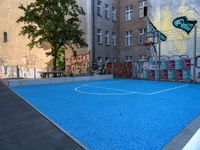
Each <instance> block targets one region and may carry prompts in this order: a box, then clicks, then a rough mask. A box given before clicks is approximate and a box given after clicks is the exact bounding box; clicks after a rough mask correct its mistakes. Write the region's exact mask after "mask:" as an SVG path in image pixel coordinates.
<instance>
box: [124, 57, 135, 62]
mask: <svg viewBox="0 0 200 150" xmlns="http://www.w3.org/2000/svg"><path fill="white" fill-rule="evenodd" d="M132 58H133V57H132V56H126V57H125V61H126V62H131V61H132Z"/></svg>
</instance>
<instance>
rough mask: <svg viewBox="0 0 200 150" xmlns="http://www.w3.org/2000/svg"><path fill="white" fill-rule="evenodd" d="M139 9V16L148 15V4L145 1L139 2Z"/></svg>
mask: <svg viewBox="0 0 200 150" xmlns="http://www.w3.org/2000/svg"><path fill="white" fill-rule="evenodd" d="M139 11H140V12H139V15H140V18H143V17H148V6H147V2H146V1H143V2H140V8H139Z"/></svg>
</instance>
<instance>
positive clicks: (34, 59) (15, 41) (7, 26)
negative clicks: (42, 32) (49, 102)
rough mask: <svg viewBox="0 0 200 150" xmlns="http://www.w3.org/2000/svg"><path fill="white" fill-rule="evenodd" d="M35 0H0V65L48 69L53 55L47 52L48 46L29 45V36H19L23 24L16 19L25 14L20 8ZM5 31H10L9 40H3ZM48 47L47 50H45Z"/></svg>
mask: <svg viewBox="0 0 200 150" xmlns="http://www.w3.org/2000/svg"><path fill="white" fill-rule="evenodd" d="M32 1H33V0H0V63H1V64H0V65H2V63H3V64H4V65H18V66H22V67H27V68H37V69H47V66H48V63H49V61H50V59H51V57H47V56H46V55H45V53H46V52H47V50H48V49H49V48H48V46H43V48H35V47H34V48H33V49H32V50H30V49H29V48H28V47H27V44H28V43H29V40H28V38H27V37H24V36H19V32H20V29H21V25H19V24H18V23H16V20H17V19H18V18H19V17H20V16H21V15H22V14H23V12H22V11H21V10H20V9H18V6H19V5H20V3H21V4H24V5H27V4H28V3H30V2H32ZM3 32H7V33H8V41H7V42H6V43H4V42H3ZM45 49H46V50H45Z"/></svg>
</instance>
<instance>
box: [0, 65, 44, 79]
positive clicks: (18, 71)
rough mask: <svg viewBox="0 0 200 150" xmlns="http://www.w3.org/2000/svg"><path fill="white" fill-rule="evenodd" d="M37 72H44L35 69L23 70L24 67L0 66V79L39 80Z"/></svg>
mask: <svg viewBox="0 0 200 150" xmlns="http://www.w3.org/2000/svg"><path fill="white" fill-rule="evenodd" d="M39 71H44V70H41V69H36V68H25V67H20V66H12V65H1V66H0V79H5V78H24V79H29V78H30V79H31V78H32V79H33V78H41V76H40V73H39Z"/></svg>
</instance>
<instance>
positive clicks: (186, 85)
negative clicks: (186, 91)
mask: <svg viewBox="0 0 200 150" xmlns="http://www.w3.org/2000/svg"><path fill="white" fill-rule="evenodd" d="M188 86H189V84H185V85H182V86H177V87H173V88H169V89H165V90H161V91H156V92H153V93H149V94H147V95H155V94H159V93H164V92H168V91H172V90H176V89H180V88H184V87H188Z"/></svg>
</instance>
